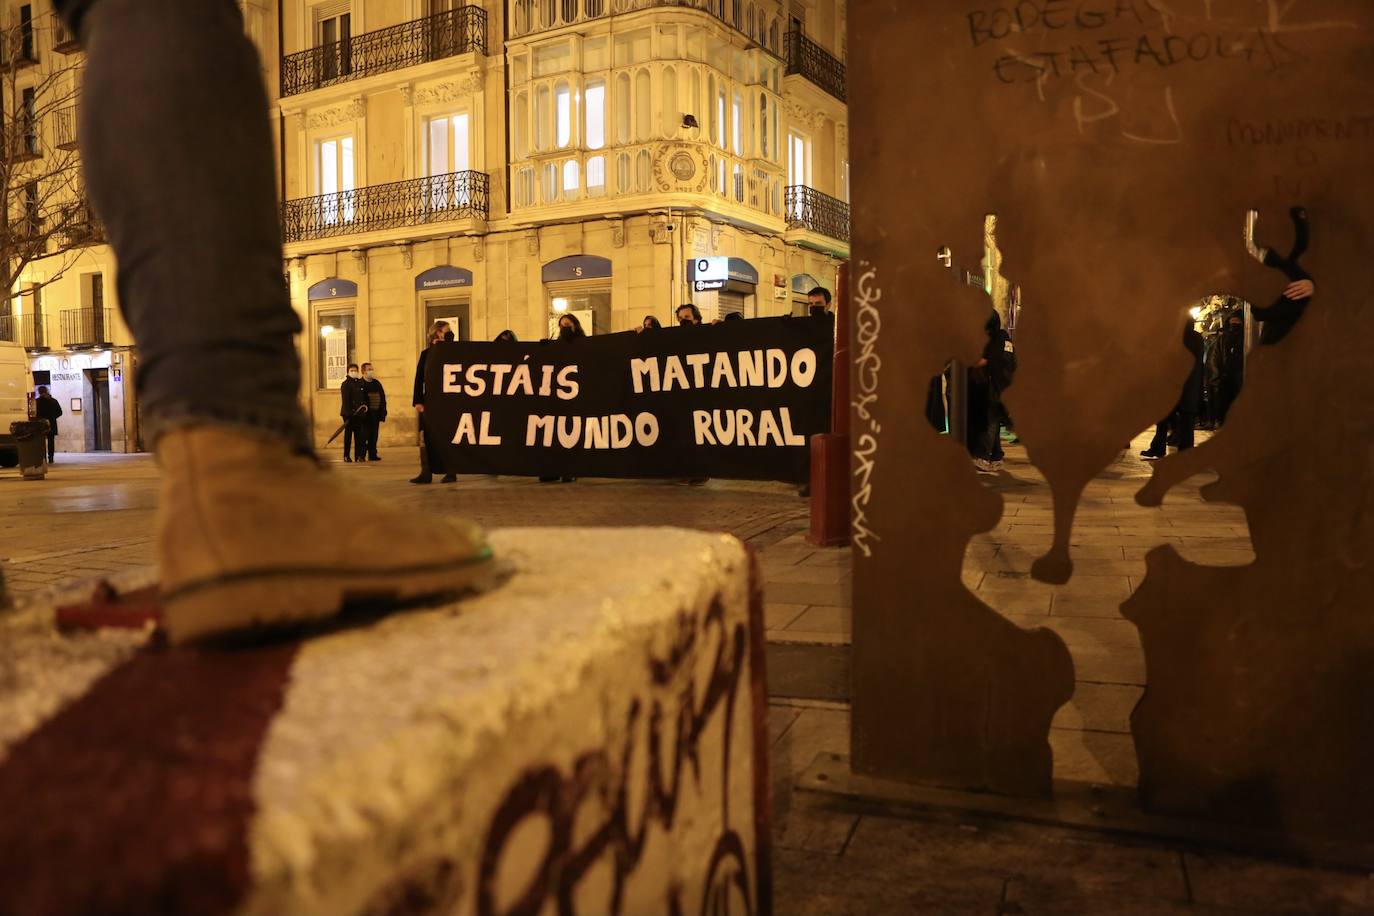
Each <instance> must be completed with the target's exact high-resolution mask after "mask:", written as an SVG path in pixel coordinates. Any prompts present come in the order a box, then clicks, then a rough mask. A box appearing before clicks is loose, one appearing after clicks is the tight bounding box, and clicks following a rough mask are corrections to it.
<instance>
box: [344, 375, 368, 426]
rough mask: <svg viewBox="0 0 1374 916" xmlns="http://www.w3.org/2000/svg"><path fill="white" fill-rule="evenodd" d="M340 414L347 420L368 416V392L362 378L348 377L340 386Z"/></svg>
mask: <svg viewBox="0 0 1374 916" xmlns="http://www.w3.org/2000/svg"><path fill="white" fill-rule="evenodd" d="M359 408H362V410H359ZM339 416H341V417H343V418H344V419H345V420H352V419H354V418H355V417H356V418H362V417H365V416H367V392H366V391H364V390H363V380H362V379H360V378H346V379H344V381H343V384H342V385H340V386H339Z"/></svg>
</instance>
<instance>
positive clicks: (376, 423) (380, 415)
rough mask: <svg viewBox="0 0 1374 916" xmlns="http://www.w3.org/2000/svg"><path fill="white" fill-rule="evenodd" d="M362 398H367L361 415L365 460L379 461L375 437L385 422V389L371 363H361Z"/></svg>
mask: <svg viewBox="0 0 1374 916" xmlns="http://www.w3.org/2000/svg"><path fill="white" fill-rule="evenodd" d="M363 396H364V397H366V398H367V413H366V414H364V415H363V428H364V429H365V430H366V432H367V460H368V461H381V460H382V459H381V456H380V455H378V454H377V437H378V436H379V435H380V434H381V427H382V424H383V423H385V422H386V389H385V388H383V387H382V383H381V382H380V381H378V380H377V375H376V373H375V372H373V371H372V364H371V363H363Z"/></svg>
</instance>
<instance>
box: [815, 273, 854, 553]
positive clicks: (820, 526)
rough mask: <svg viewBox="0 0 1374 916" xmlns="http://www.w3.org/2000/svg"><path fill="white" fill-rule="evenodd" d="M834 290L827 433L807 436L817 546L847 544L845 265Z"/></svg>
mask: <svg viewBox="0 0 1374 916" xmlns="http://www.w3.org/2000/svg"><path fill="white" fill-rule="evenodd" d="M835 285H836V289H835V376H834V382H833V388H832V394H831V401H830V432H829V433H826V434H823V435H819V436H812V437H811V531H810V533H809V534H807V536H806V540H807V542H808V543H810V544H814V545H815V546H817V547H842V546H844V545H847V544H848V543H849V535H850V516H851V512H852V511H853V507H852V505H851V503H850V499H849V451H850V449H849V363H850V360H849V314H850V307H849V264H848V262H846V263H844V264H841V265H840V271H839V279H838V281H837V282H836V284H835Z"/></svg>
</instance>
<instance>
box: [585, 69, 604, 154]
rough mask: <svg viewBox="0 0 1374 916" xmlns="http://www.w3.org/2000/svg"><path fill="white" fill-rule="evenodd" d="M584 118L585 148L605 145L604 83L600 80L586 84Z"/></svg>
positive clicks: (599, 147) (598, 147)
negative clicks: (585, 124)
mask: <svg viewBox="0 0 1374 916" xmlns="http://www.w3.org/2000/svg"><path fill="white" fill-rule="evenodd" d="M586 118H587V126H586V140H587V149H601V148H602V147H603V146H605V145H606V84H605V83H603V82H602V81H601V80H596V81H595V82H591V83H588V84H587V99H586Z"/></svg>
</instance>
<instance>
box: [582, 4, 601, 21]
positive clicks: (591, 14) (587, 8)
mask: <svg viewBox="0 0 1374 916" xmlns="http://www.w3.org/2000/svg"><path fill="white" fill-rule="evenodd" d="M582 11H583V12H584V13H586V15H587V18H588V19H595V18H596V17H597V16H600V15H601V14H602V13H604V12H606V0H586V2H585V3H583V4H582Z"/></svg>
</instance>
